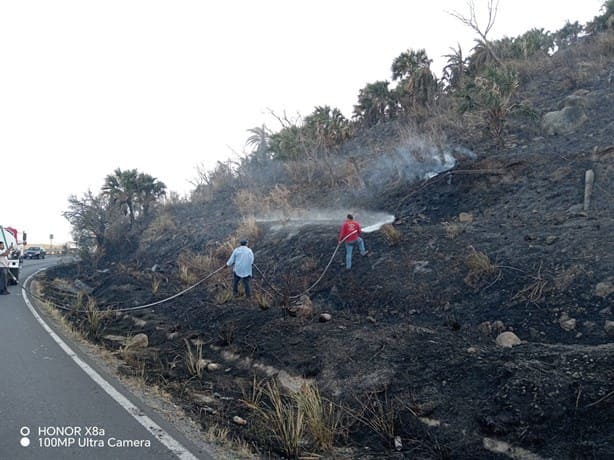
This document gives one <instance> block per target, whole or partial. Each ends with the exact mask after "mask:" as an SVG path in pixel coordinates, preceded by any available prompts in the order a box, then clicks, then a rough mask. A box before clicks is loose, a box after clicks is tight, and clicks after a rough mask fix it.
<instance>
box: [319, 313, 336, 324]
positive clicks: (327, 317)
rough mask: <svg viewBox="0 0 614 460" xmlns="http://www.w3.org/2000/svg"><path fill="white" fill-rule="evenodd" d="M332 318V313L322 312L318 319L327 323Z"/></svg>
mask: <svg viewBox="0 0 614 460" xmlns="http://www.w3.org/2000/svg"><path fill="white" fill-rule="evenodd" d="M331 319H333V317H332V315H331V314H330V313H322V314H320V316H319V318H318V320H319V321H320V322H321V323H326V322H328V321H330V320H331Z"/></svg>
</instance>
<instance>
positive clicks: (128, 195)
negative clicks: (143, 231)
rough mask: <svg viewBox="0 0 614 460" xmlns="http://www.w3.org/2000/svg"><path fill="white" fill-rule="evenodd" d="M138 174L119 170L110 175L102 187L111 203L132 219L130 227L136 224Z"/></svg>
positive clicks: (132, 170) (134, 170) (135, 171)
mask: <svg viewBox="0 0 614 460" xmlns="http://www.w3.org/2000/svg"><path fill="white" fill-rule="evenodd" d="M137 184H138V172H137V170H136V169H129V170H127V171H122V170H121V169H120V168H117V169H116V170H115V171H113V174H109V175H108V176H107V177H106V178H105V180H104V185H103V186H102V192H103V193H104V194H105V195H107V196H108V197H109V199H110V200H111V203H112V204H114V205H116V206H118V207H119V208H120V209H121V210H122V212H123V213H124V215H127V216H128V217H129V218H130V227H132V224H133V223H134V217H135V214H134V204H135V201H136V198H137Z"/></svg>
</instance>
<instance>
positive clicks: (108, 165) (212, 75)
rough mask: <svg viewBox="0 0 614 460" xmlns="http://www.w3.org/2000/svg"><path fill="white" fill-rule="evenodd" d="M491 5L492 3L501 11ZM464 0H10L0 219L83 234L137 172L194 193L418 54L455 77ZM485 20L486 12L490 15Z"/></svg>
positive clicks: (512, 32)
mask: <svg viewBox="0 0 614 460" xmlns="http://www.w3.org/2000/svg"><path fill="white" fill-rule="evenodd" d="M603 3H604V2H603V0H582V1H578V0H539V1H535V0H500V3H499V13H498V17H497V21H496V23H495V26H494V28H493V29H492V31H491V34H490V38H492V39H495V38H501V37H503V36H510V37H511V36H517V35H519V34H521V33H523V32H525V31H527V30H529V29H531V28H533V27H543V28H544V29H546V30H550V31H555V30H558V29H559V28H561V27H562V26H563V25H564V24H565V21H566V20H571V21H572V22H573V21H575V20H578V21H580V23H582V24H584V23H586V22H587V21H588V20H591V19H592V18H593V17H594V16H596V15H597V14H599V10H600V7H601V6H602V5H603ZM485 4H486V0H476V6H477V11H478V13H485V12H486V9H485ZM451 10H457V11H459V12H461V13H463V14H465V13H467V12H468V8H467V3H466V2H464V1H462V0H456V1H452V0H450V1H448V0H439V1H438V0H430V1H428V2H427V1H410V0H379V1H377V2H375V1H363V0H310V1H288V0H258V1H253V0H252V1H247V0H245V1H240V0H239V1H233V2H222V1H218V2H210V1H204V0H201V1H189V0H185V1H184V0H176V1H158V0H121V1H116V0H105V1H96V2H94V1H91V0H73V1H66V0H54V1H49V0H29V1H9V0H0V66H1V68H0V152H1V154H2V159H3V162H2V167H3V168H2V169H3V174H2V176H3V178H4V180H3V187H2V189H3V191H4V194H3V201H2V204H1V210H2V211H1V213H0V224H1V225H7V226H13V227H16V228H18V229H19V230H20V231H21V230H24V229H25V230H27V231H28V235H29V237H28V239H29V241H30V242H31V243H47V242H49V234H54V243H60V242H64V241H67V240H69V239H70V236H69V235H70V228H69V225H68V223H67V222H66V221H65V219H64V218H63V217H62V216H61V213H62V212H63V211H64V210H66V209H67V198H68V196H69V195H71V194H75V195H78V196H81V195H82V194H83V193H84V192H85V191H87V190H88V188H91V189H92V191H94V192H96V193H97V192H98V191H99V190H100V187H101V185H102V182H103V180H104V177H105V176H106V175H107V174H110V173H112V172H113V170H114V169H116V168H118V167H119V168H121V169H131V168H137V169H138V170H139V171H141V172H145V173H148V174H151V175H153V176H154V177H157V178H158V179H159V180H161V181H162V182H164V183H165V184H166V185H167V187H168V188H169V190H173V191H176V192H179V193H180V194H181V195H183V194H185V193H188V192H189V191H190V190H191V189H192V185H191V183H190V181H193V180H194V178H195V177H196V175H197V173H196V167H197V166H198V165H202V166H204V167H205V169H210V168H211V167H212V166H214V165H215V162H216V161H217V160H224V159H226V158H228V157H229V156H232V155H236V154H237V153H241V152H242V151H243V149H244V146H245V140H246V139H247V137H248V135H249V134H248V133H247V130H248V129H250V128H253V127H256V126H260V125H262V123H263V122H267V125H268V126H269V128H271V129H273V130H277V129H279V126H277V125H275V124H273V123H271V122H270V118H269V117H268V116H267V112H268V110H269V109H271V110H273V111H275V112H276V113H279V114H281V113H283V112H284V111H285V112H286V113H288V114H289V115H294V114H296V113H300V114H302V115H307V114H309V113H311V111H312V110H313V108H314V106H317V105H330V106H333V107H338V108H339V109H341V110H342V112H343V113H344V114H345V115H346V116H347V117H351V115H352V108H353V105H354V104H355V102H356V98H357V95H358V92H359V90H360V89H361V88H363V87H364V86H365V84H367V83H370V82H374V81H376V80H390V79H391V75H390V74H391V72H390V66H391V64H392V61H393V59H394V58H395V57H397V56H398V55H399V54H400V53H402V52H403V51H405V50H407V49H409V48H411V49H420V48H425V49H426V50H427V53H428V55H429V57H430V58H431V59H433V60H434V63H433V66H432V69H433V71H435V72H436V73H437V74H440V73H441V68H442V67H443V65H444V59H443V58H442V57H441V56H442V55H444V54H448V53H449V52H450V47H456V44H457V43H459V44H460V45H461V46H462V48H463V51H464V52H465V53H466V54H468V52H469V50H470V49H471V47H472V46H473V44H474V43H473V40H474V38H475V34H474V33H473V32H472V31H471V30H470V29H468V28H467V27H466V26H463V25H462V24H461V23H460V22H459V21H458V20H457V19H455V18H453V17H452V16H450V15H449V14H448V13H447V12H448V11H451ZM478 17H479V18H480V19H481V20H482V21H484V20H485V15H484V14H479V16H478Z"/></svg>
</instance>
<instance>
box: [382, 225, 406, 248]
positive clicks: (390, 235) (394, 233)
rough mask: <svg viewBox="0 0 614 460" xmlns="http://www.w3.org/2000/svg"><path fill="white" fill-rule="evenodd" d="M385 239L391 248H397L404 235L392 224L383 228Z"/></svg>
mask: <svg viewBox="0 0 614 460" xmlns="http://www.w3.org/2000/svg"><path fill="white" fill-rule="evenodd" d="M381 231H382V234H383V235H384V239H385V240H386V242H387V243H388V244H389V245H390V246H396V245H397V244H399V243H400V242H401V239H402V237H403V235H402V233H401V232H400V231H399V229H397V228H396V227H394V226H393V225H392V224H384V225H382V228H381Z"/></svg>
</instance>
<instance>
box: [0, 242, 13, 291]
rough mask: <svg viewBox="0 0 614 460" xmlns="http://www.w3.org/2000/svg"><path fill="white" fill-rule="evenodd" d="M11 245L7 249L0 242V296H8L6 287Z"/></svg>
mask: <svg viewBox="0 0 614 460" xmlns="http://www.w3.org/2000/svg"><path fill="white" fill-rule="evenodd" d="M12 248H13V245H12V244H11V246H10V247H9V248H5V247H4V241H0V295H7V294H10V292H9V290H8V289H7V286H8V282H9V279H8V276H9V257H8V256H9V254H10V253H11V249H12Z"/></svg>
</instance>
